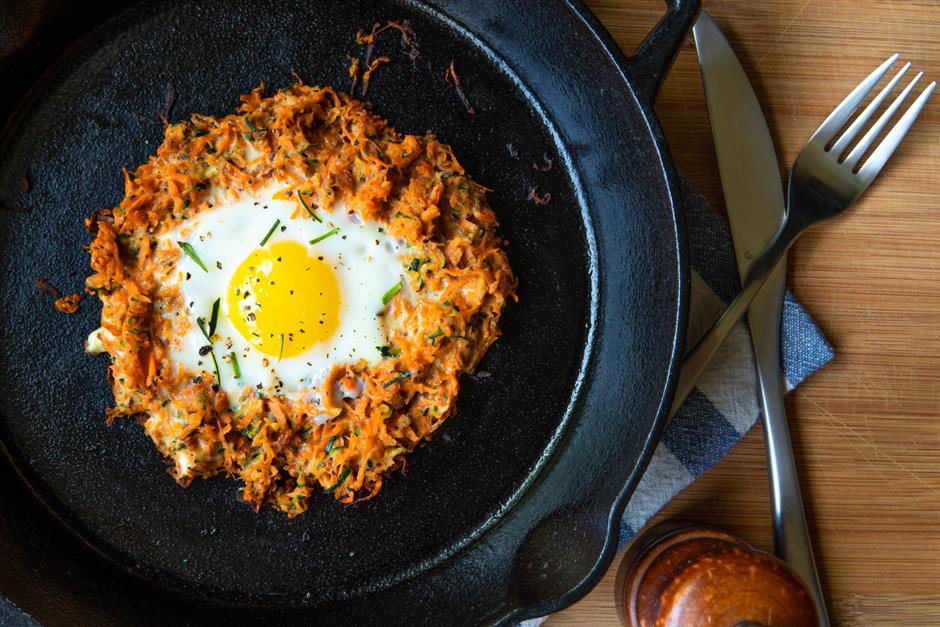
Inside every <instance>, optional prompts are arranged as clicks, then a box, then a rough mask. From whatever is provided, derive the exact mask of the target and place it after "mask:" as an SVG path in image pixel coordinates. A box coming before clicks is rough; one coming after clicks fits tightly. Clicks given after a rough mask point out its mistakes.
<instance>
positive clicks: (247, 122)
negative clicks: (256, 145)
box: [245, 117, 268, 133]
mask: <svg viewBox="0 0 940 627" xmlns="http://www.w3.org/2000/svg"><path fill="white" fill-rule="evenodd" d="M245 126H247V127H248V130H250V131H251V132H252V133H260V132H261V131H267V130H268V129H266V128H265V127H263V126H255V125H254V124H252V123H251V120H249V119H248V118H247V117H246V118H245Z"/></svg>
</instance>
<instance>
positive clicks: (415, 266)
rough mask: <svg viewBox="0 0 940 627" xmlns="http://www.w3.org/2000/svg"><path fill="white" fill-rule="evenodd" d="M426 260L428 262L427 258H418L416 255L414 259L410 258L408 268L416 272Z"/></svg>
mask: <svg viewBox="0 0 940 627" xmlns="http://www.w3.org/2000/svg"><path fill="white" fill-rule="evenodd" d="M427 262H428V260H427V259H418V258H417V257H415V258H414V259H412V260H411V265H410V266H408V269H409V270H411V271H412V272H417V271H418V270H419V269H420V268H421V266H423V265H424V264H426V263H427Z"/></svg>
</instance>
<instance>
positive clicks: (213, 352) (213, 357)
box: [209, 351, 222, 385]
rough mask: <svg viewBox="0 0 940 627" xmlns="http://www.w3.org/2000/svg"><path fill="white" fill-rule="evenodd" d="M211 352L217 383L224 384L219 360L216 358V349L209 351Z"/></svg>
mask: <svg viewBox="0 0 940 627" xmlns="http://www.w3.org/2000/svg"><path fill="white" fill-rule="evenodd" d="M209 354H210V355H212V367H213V368H214V369H215V382H216V384H217V385H222V377H220V376H219V362H217V361H216V360H215V351H209Z"/></svg>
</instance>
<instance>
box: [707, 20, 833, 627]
mask: <svg viewBox="0 0 940 627" xmlns="http://www.w3.org/2000/svg"><path fill="white" fill-rule="evenodd" d="M693 33H694V36H695V47H696V51H697V53H698V58H699V64H700V65H701V68H702V80H703V82H704V85H705V101H706V104H707V106H708V117H709V121H710V122H711V127H712V136H713V138H714V143H715V152H716V154H717V157H718V169H719V172H720V174H721V187H722V190H723V192H724V196H725V205H726V208H727V212H728V221H729V223H730V225H731V237H732V240H733V243H734V251H735V258H736V260H737V265H738V272H739V274H740V276H741V277H742V278H743V277H744V275H745V274H746V273H747V270H748V268H749V267H750V265H751V262H752V261H753V260H754V259H755V258H756V257H757V256H758V255H759V254H760V253H761V251H762V250H763V249H764V246H765V245H766V244H767V242H768V241H769V240H770V238H771V237H772V236H773V235H774V233H775V232H776V231H777V229H778V227H779V226H780V224H781V223H782V221H783V219H784V217H785V215H786V204H785V202H784V196H783V184H782V182H781V178H780V169H779V166H778V165H777V156H776V151H775V149H774V144H773V140H772V138H771V136H770V130H769V129H768V128H767V122H766V120H765V119H764V114H763V112H762V111H761V108H760V103H759V102H758V101H757V97H756V96H755V94H754V90H753V88H752V87H751V84H750V81H748V78H747V75H746V74H745V72H744V69H743V68H742V67H741V63H740V62H739V61H738V58H737V56H735V54H734V51H733V50H732V49H731V46H730V45H729V44H728V42H727V40H726V39H725V37H724V35H723V34H722V32H721V30H720V29H719V28H718V26H717V25H716V24H715V22H714V20H712V19H711V17H710V16H709V15H708V14H707V13H705V12H704V11H703V12H702V13H701V14H700V16H699V18H698V21H697V23H696V24H695V26H694V27H693ZM785 280H786V261H785V260H784V261H782V262H781V263H780V265H779V266H778V267H777V268H776V269H775V270H774V273H773V275H772V277H771V278H770V280H769V281H768V283H767V284H766V285H765V286H764V288H763V289H762V290H761V292H760V294H759V295H758V296H757V298H756V299H755V300H754V303H753V304H752V305H751V307H750V309H749V310H748V324H749V327H750V334H751V344H752V346H753V348H754V358H755V365H756V369H757V378H758V384H759V388H760V395H759V396H760V403H761V414H762V417H763V420H764V433H765V440H766V443H767V459H768V462H769V464H768V465H769V473H770V480H771V493H772V496H773V515H774V550H775V552H776V553H777V555H778V556H779V557H780V558H782V559H783V560H784V561H786V562H787V563H788V564H789V565H790V566H791V567H792V568H793V569H794V570H795V571H796V572H797V573H798V574H799V575H800V576H801V578H802V579H803V580H804V583H805V584H806V586H807V588H808V589H809V591H810V593H811V594H813V596H814V597H815V600H816V603H817V608H818V610H819V611H818V614H819V617H820V624H821V625H828V624H829V623H828V618H827V613H826V606H825V600H824V598H823V595H822V590H821V587H820V585H819V577H818V575H817V572H816V565H815V560H814V559H813V549H812V543H811V541H810V538H809V531H808V529H807V526H806V517H805V514H804V512H803V504H802V499H801V497H800V491H799V480H798V479H797V474H796V464H795V462H794V459H793V450H792V446H791V444H790V436H789V431H788V429H787V422H786V409H785V407H784V404H783V375H782V372H781V367H780V324H781V315H782V311H783V291H784V283H785Z"/></svg>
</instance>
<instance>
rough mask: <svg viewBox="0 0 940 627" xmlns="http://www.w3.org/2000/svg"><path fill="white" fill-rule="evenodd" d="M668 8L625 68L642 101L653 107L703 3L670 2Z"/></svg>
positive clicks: (691, 1)
mask: <svg viewBox="0 0 940 627" xmlns="http://www.w3.org/2000/svg"><path fill="white" fill-rule="evenodd" d="M666 5H667V8H666V14H665V15H663V17H662V19H661V20H659V23H657V24H656V26H654V27H653V30H651V31H650V33H649V35H647V36H646V39H644V40H643V43H641V44H640V45H639V47H637V49H636V52H634V53H633V55H632V56H630V57H628V58H627V63H626V67H625V68H624V69H625V70H626V72H627V74H628V75H629V77H630V80H631V82H632V83H633V84H634V85H635V86H636V89H637V92H638V96H639V97H640V99H641V100H642V101H643V102H645V103H647V104H649V105H652V104H653V103H654V102H656V98H657V96H658V95H659V88H660V87H661V86H662V84H663V79H665V77H666V73H667V72H668V71H669V68H670V67H672V62H673V61H675V59H676V55H677V54H678V53H679V48H680V47H681V46H682V42H683V41H685V37H686V35H687V34H688V33H689V29H690V28H692V23H693V22H695V18H696V17H698V12H699V9H700V8H701V2H700V0H666Z"/></svg>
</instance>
